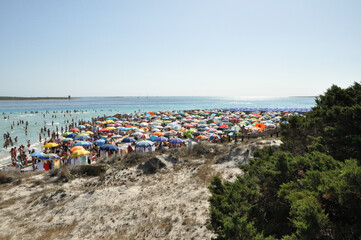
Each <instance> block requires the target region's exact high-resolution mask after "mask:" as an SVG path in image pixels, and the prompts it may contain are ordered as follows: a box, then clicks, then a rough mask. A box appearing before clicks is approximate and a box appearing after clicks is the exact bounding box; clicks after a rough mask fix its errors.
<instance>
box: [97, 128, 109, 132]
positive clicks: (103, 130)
mask: <svg viewBox="0 0 361 240" xmlns="http://www.w3.org/2000/svg"><path fill="white" fill-rule="evenodd" d="M109 131H110V129H109V128H102V129H99V132H109Z"/></svg>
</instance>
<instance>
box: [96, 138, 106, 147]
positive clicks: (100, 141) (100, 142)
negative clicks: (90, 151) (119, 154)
mask: <svg viewBox="0 0 361 240" xmlns="http://www.w3.org/2000/svg"><path fill="white" fill-rule="evenodd" d="M94 143H95V144H96V145H98V146H103V145H104V144H105V140H104V139H98V140H95V141H94Z"/></svg>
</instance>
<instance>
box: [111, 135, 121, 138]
mask: <svg viewBox="0 0 361 240" xmlns="http://www.w3.org/2000/svg"><path fill="white" fill-rule="evenodd" d="M121 137H122V136H121V135H114V136H112V138H121Z"/></svg>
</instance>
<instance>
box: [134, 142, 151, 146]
mask: <svg viewBox="0 0 361 240" xmlns="http://www.w3.org/2000/svg"><path fill="white" fill-rule="evenodd" d="M153 145H154V142H152V141H140V142H137V144H136V146H137V147H151V146H153Z"/></svg>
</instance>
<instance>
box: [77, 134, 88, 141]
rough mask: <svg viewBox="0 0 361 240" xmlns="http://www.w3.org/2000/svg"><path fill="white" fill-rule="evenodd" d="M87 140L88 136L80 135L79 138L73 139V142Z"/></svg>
mask: <svg viewBox="0 0 361 240" xmlns="http://www.w3.org/2000/svg"><path fill="white" fill-rule="evenodd" d="M87 139H90V137H89V136H88V135H81V136H77V137H75V140H87Z"/></svg>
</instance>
